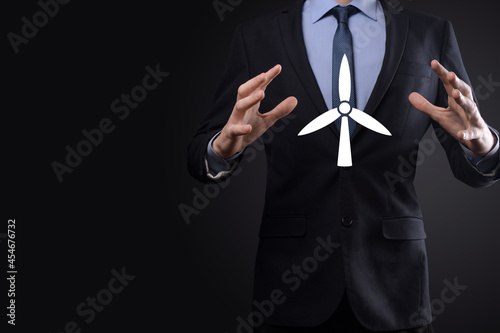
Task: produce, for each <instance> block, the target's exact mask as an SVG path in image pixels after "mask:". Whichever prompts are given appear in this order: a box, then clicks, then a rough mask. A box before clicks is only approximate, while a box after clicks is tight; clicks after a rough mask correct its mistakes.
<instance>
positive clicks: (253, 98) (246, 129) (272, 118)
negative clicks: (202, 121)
mask: <svg viewBox="0 0 500 333" xmlns="http://www.w3.org/2000/svg"><path fill="white" fill-rule="evenodd" d="M280 72H281V66H280V65H276V66H274V67H273V68H271V69H270V70H269V71H268V72H267V73H262V74H260V75H258V76H256V77H254V78H253V79H251V80H249V81H247V82H246V83H244V84H242V85H241V86H240V87H239V88H238V97H237V100H236V104H235V106H234V109H233V112H232V113H231V116H230V117H229V120H228V121H227V123H226V125H225V126H224V128H223V129H222V131H221V133H220V134H219V136H217V138H215V140H214V141H213V143H212V147H213V149H214V151H215V152H216V153H217V154H218V155H219V156H221V157H223V158H229V157H231V156H233V155H234V154H236V153H237V152H239V151H241V150H243V149H244V148H245V147H246V146H248V145H249V144H251V143H252V142H254V141H255V140H257V139H258V138H259V137H260V136H261V135H262V134H264V132H265V131H267V129H268V128H269V127H271V126H273V125H274V123H275V122H276V121H277V120H279V119H280V118H282V117H284V116H286V115H288V114H289V113H290V112H292V111H293V109H294V108H295V107H296V106H297V103H298V102H297V99H296V98H295V97H288V98H287V99H285V100H284V101H282V102H281V103H280V104H278V106H276V107H275V108H274V109H273V110H272V111H269V112H267V113H264V114H262V113H260V112H259V107H260V102H261V101H262V100H263V99H264V96H265V90H266V88H267V86H268V85H269V83H271V81H272V80H273V79H274V78H275V77H276V76H278V74H279V73H280Z"/></svg>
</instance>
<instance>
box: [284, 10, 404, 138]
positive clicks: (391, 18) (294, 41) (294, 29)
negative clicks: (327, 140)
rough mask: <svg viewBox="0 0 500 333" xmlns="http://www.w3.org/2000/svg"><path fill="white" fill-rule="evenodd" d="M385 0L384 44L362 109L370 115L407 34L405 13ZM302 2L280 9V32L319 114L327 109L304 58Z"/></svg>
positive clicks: (356, 130)
mask: <svg viewBox="0 0 500 333" xmlns="http://www.w3.org/2000/svg"><path fill="white" fill-rule="evenodd" d="M386 1H387V0H382V1H381V3H382V7H383V8H384V12H385V16H386V17H385V19H386V46H385V55H384V60H383V62H382V69H381V70H380V74H379V76H378V78H377V82H376V83H375V86H374V88H373V91H372V93H371V95H370V98H369V99H368V102H367V104H366V107H365V110H363V111H364V112H366V113H368V114H370V115H371V114H373V112H374V111H375V110H376V108H377V106H378V105H379V104H380V101H381V100H382V98H383V96H384V95H385V93H386V92H387V89H388V88H389V86H390V84H391V83H392V80H393V79H394V75H395V74H396V70H397V68H398V65H399V63H400V62H401V58H402V57H403V52H404V49H405V46H406V37H407V34H408V23H409V20H408V17H407V16H406V15H405V14H403V13H401V12H398V11H397V10H396V9H395V8H393V7H390V6H391V5H388V4H387V3H386ZM303 3H304V1H303V0H300V1H297V3H296V4H295V5H294V6H292V7H291V8H290V9H289V10H288V11H285V12H284V15H281V16H280V17H279V24H280V30H281V36H282V38H283V43H284V45H285V49H286V52H287V55H288V58H289V59H290V62H291V64H292V66H293V69H294V71H295V72H296V73H297V76H298V78H299V80H300V82H301V84H302V86H303V87H304V89H305V91H306V92H307V94H308V95H309V97H310V98H311V100H312V103H313V104H314V106H315V108H316V111H317V112H318V113H319V114H322V113H324V112H325V111H327V110H328V107H327V105H326V103H325V101H324V99H323V94H322V93H321V90H320V88H319V86H318V82H317V81H316V77H315V76H314V72H313V70H312V68H311V65H310V63H309V59H308V58H307V51H306V46H305V42H304V34H303V31H302V6H303ZM328 127H329V128H330V129H331V130H332V131H333V132H334V133H335V134H336V135H337V136H339V132H338V130H337V128H336V127H335V125H333V124H332V125H330V126H328ZM361 128H362V126H360V125H358V126H356V129H355V131H354V133H353V136H352V137H353V138H354V136H356V134H357V133H358V132H359V131H360V129H361Z"/></svg>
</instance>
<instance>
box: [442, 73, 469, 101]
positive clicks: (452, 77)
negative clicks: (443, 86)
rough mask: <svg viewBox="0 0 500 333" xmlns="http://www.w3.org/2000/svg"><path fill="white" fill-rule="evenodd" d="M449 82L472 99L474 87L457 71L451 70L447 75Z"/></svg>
mask: <svg viewBox="0 0 500 333" xmlns="http://www.w3.org/2000/svg"><path fill="white" fill-rule="evenodd" d="M447 79H448V82H450V84H451V86H452V87H453V88H454V89H458V90H460V92H461V93H462V94H463V95H464V96H465V97H468V98H470V99H472V89H471V88H470V86H469V85H468V84H467V83H465V82H464V81H462V80H461V79H460V78H459V77H458V76H457V75H456V74H455V73H453V72H449V73H448V75H447Z"/></svg>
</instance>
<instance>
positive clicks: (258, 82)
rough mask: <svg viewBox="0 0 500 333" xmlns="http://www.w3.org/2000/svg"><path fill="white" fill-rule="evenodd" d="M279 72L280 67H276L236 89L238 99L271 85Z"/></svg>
mask: <svg viewBox="0 0 500 333" xmlns="http://www.w3.org/2000/svg"><path fill="white" fill-rule="evenodd" d="M280 72H281V66H280V65H276V66H274V67H273V68H271V69H270V70H268V71H267V72H266V73H262V74H259V75H257V76H256V77H254V78H252V79H250V80H248V81H247V82H245V83H244V84H242V85H241V86H240V87H239V88H238V98H237V100H240V99H242V98H245V97H248V96H249V95H251V94H252V93H254V92H255V91H256V90H258V89H264V90H265V88H266V87H267V86H268V85H269V83H271V81H272V80H273V79H274V78H275V77H276V76H277V75H278V74H279V73H280Z"/></svg>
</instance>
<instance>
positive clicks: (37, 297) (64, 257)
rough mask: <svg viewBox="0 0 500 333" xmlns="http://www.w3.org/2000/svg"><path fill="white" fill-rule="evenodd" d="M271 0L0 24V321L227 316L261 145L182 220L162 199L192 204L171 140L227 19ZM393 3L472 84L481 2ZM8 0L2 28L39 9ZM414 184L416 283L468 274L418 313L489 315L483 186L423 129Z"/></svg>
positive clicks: (187, 131) (88, 7)
mask: <svg viewBox="0 0 500 333" xmlns="http://www.w3.org/2000/svg"><path fill="white" fill-rule="evenodd" d="M287 3H290V1H264V0H255V1H243V2H242V3H241V4H240V5H238V6H236V7H235V8H234V10H233V11H232V12H227V13H225V19H224V21H222V22H221V21H220V19H219V17H218V16H217V14H216V12H215V10H214V9H213V6H212V2H211V1H205V2H202V3H191V2H183V3H181V2H172V3H170V2H165V3H160V2H157V1H140V2H139V1H133V2H114V3H110V2H106V4H103V3H102V2H84V3H83V2H76V1H75V2H70V3H69V4H67V5H64V6H61V8H60V12H59V13H58V14H57V16H56V17H54V18H52V19H50V22H49V23H48V24H47V26H45V27H43V28H41V29H40V31H39V33H38V35H37V36H36V37H34V38H33V40H31V41H30V42H29V43H28V44H27V45H24V46H21V51H20V52H19V54H14V52H13V51H12V48H11V47H10V45H9V42H8V40H7V38H5V39H4V53H5V54H6V55H7V56H6V58H7V60H6V61H5V62H4V64H5V69H6V71H5V72H6V73H7V74H6V75H7V76H6V81H5V82H6V86H5V87H4V91H5V92H4V94H5V98H6V99H7V103H6V104H5V105H6V107H4V112H3V115H4V117H5V121H4V122H3V123H4V126H3V128H4V131H3V133H4V143H5V144H4V146H5V148H4V151H6V152H7V153H6V155H5V158H4V163H3V164H4V167H5V168H6V172H5V183H6V185H7V186H6V190H5V192H4V194H5V196H6V197H7V201H6V203H5V206H4V207H5V208H4V212H5V214H4V215H3V216H4V222H5V224H6V219H7V218H16V220H17V223H18V243H17V245H18V252H17V255H18V264H19V266H20V269H19V271H20V272H21V273H20V275H19V281H18V302H19V305H18V313H19V315H18V323H19V324H18V326H17V327H16V329H14V331H23V330H24V331H25V330H26V329H27V328H30V329H33V328H36V329H37V330H38V331H45V332H60V331H62V330H63V328H64V325H65V324H66V322H68V321H71V320H74V321H76V322H77V323H79V324H80V327H81V328H82V332H104V331H110V330H111V331H117V332H118V331H132V330H135V331H147V330H153V329H154V330H161V331H171V330H176V331H181V332H214V333H217V332H220V333H223V332H228V333H231V332H235V331H236V327H237V322H236V318H237V317H238V316H246V315H247V314H248V312H249V310H250V302H251V287H252V275H253V264H254V258H255V251H256V246H257V241H258V237H257V231H258V227H259V218H260V214H261V210H262V204H263V193H264V190H265V182H264V179H265V160H264V156H263V154H260V155H259V157H258V158H257V159H256V160H255V161H253V162H252V163H243V165H242V168H243V172H242V174H240V175H238V176H237V177H234V178H233V179H232V180H231V183H230V184H229V186H228V187H227V188H226V189H224V190H223V191H221V193H220V194H219V195H218V196H217V197H216V198H214V199H211V200H210V203H209V205H208V207H207V208H206V209H203V210H202V211H201V212H200V214H199V215H197V216H192V218H191V223H190V224H189V225H186V223H185V221H184V220H183V218H182V216H181V214H180V213H179V210H178V205H179V204H181V203H186V204H189V205H191V204H192V199H193V196H194V194H193V189H194V188H197V189H200V190H202V191H203V185H202V184H200V183H198V182H197V181H195V180H194V179H192V178H190V176H189V175H188V173H187V168H186V148H187V144H188V142H189V140H190V139H191V137H192V135H193V134H194V131H195V129H196V127H197V125H198V124H199V122H200V121H201V119H202V117H203V115H204V114H205V112H206V110H207V109H208V107H209V105H210V103H211V100H212V98H213V94H214V91H215V89H216V86H217V82H218V80H219V78H220V73H221V70H222V68H223V66H224V63H225V58H226V55H227V51H228V47H229V43H230V40H231V38H232V34H233V31H234V29H235V27H236V26H237V25H238V24H239V23H242V22H244V21H246V20H248V19H251V18H253V17H256V16H258V15H260V14H262V13H266V12H269V11H271V10H275V9H277V8H281V7H282V6H284V5H286V4H287ZM401 3H402V5H403V6H404V7H407V8H413V9H418V10H422V11H426V12H428V13H432V14H434V15H436V16H441V17H444V18H447V19H449V20H451V21H452V23H453V24H454V27H455V31H456V34H457V37H458V40H459V44H460V46H461V50H462V56H463V59H464V62H465V65H466V68H467V69H468V73H469V76H470V79H471V82H472V85H473V86H474V87H477V86H478V85H480V84H481V82H480V80H479V78H480V77H484V78H487V77H488V76H489V75H492V77H493V80H494V81H500V70H499V67H498V59H499V54H500V49H499V47H498V43H497V40H498V38H497V36H498V34H499V32H500V28H499V25H498V23H495V21H496V18H497V10H495V9H496V8H495V7H494V6H495V4H494V2H489V4H488V5H485V4H484V2H483V3H482V5H481V6H479V5H474V6H473V5H471V3H470V2H467V1H462V0H460V1H453V2H451V3H450V2H445V1H441V2H436V1H430V0H414V1H411V2H410V1H402V2H401ZM12 6H14V5H12ZM16 6H17V7H12V8H11V9H9V10H6V11H5V12H4V13H3V15H4V16H5V17H4V20H2V22H4V23H3V24H2V27H3V29H4V34H5V35H6V34H7V33H8V32H10V31H13V32H16V33H19V30H20V27H21V25H22V22H21V20H20V19H21V17H23V16H30V15H33V13H34V12H36V11H37V10H39V8H38V6H37V4H36V2H35V1H30V2H23V3H18V4H16ZM158 63H160V64H161V69H162V70H163V71H168V72H170V73H171V75H170V76H169V77H168V78H167V79H165V82H163V83H162V84H161V85H160V86H159V87H158V88H157V89H156V90H155V91H153V92H151V93H150V94H149V95H148V98H147V99H146V100H145V101H144V102H142V103H141V104H140V106H139V107H138V108H137V109H136V110H134V111H132V112H131V115H130V116H129V118H128V119H126V120H125V121H123V122H119V121H116V125H117V127H116V130H115V131H114V132H113V133H112V134H109V135H107V136H106V137H105V139H104V141H103V143H102V144H101V145H100V146H99V147H97V148H95V149H94V152H93V153H92V155H90V156H89V157H87V158H85V160H84V161H83V162H82V164H81V165H80V166H79V167H78V168H76V169H75V171H74V172H73V173H72V174H71V175H67V178H65V180H64V182H63V183H62V184H61V183H59V182H58V181H57V178H56V177H55V176H54V174H53V172H52V169H51V167H50V164H51V162H52V161H54V160H62V159H63V158H64V155H65V151H64V147H65V146H66V145H73V146H74V145H75V144H76V143H77V142H78V141H79V140H81V139H82V135H81V133H80V132H81V130H82V129H84V128H86V129H90V128H93V127H95V126H96V124H97V123H98V122H99V120H100V119H102V118H104V117H109V118H112V119H114V120H116V116H115V115H113V114H112V113H111V112H110V107H109V105H110V103H111V102H112V101H113V100H114V99H115V98H118V97H119V96H120V94H121V93H129V92H130V90H131V89H132V87H134V86H136V85H137V84H139V83H141V81H142V77H143V76H144V75H145V74H146V72H145V69H144V68H145V67H146V66H147V65H149V66H152V67H154V66H155V65H156V64H158ZM499 102H500V91H495V92H493V93H492V94H491V96H490V97H489V98H488V99H485V100H481V101H480V107H481V110H482V114H483V116H484V117H485V118H486V120H487V121H488V123H489V124H491V125H492V126H494V127H496V128H500V112H499V111H498V105H499V104H500V103H499ZM416 187H417V190H418V194H419V197H420V201H421V206H422V210H423V214H424V218H425V222H426V231H427V235H428V240H427V245H428V253H429V265H430V279H431V298H432V299H435V298H439V297H440V293H441V290H442V289H443V288H444V284H443V280H445V279H448V280H450V281H453V279H454V278H455V277H457V278H458V281H459V283H460V284H464V285H467V286H468V289H467V290H466V291H464V292H463V294H462V295H461V296H460V297H458V298H457V300H456V301H455V302H453V303H452V304H449V305H447V306H446V308H445V311H444V312H443V313H442V314H440V315H439V316H438V317H437V319H436V321H435V328H436V331H437V332H464V333H465V332H473V331H474V332H476V331H479V332H497V331H498V326H499V324H500V319H499V317H498V315H497V312H498V305H497V304H498V302H497V300H498V298H499V297H500V286H499V285H498V283H499V282H498V281H500V269H499V265H498V259H497V255H498V253H500V245H499V242H498V241H497V239H498V237H499V235H500V226H499V222H500V219H499V215H500V207H499V200H498V199H499V194H500V187H499V186H498V184H496V185H495V186H493V187H490V188H487V189H482V190H475V189H471V188H469V187H467V186H466V185H464V184H461V183H460V182H458V181H457V180H455V179H454V178H453V175H452V174H451V172H450V169H449V166H448V163H447V161H446V158H445V156H444V153H443V151H442V149H441V148H440V147H439V149H438V151H437V152H436V153H435V154H433V155H432V156H431V157H430V158H427V159H426V160H425V163H424V164H423V165H422V166H421V167H420V168H419V169H418V172H417V181H416ZM4 222H2V223H4ZM5 224H2V226H0V228H1V229H0V232H4V225H5ZM4 245H5V243H2V244H0V248H2V252H3V253H5V248H4ZM0 257H3V255H2V254H0ZM3 267H4V266H2V271H5V270H4V269H3ZM122 267H126V269H127V272H128V273H129V274H132V275H135V276H136V278H135V280H134V281H132V282H130V285H129V286H127V288H126V289H125V290H124V291H123V292H122V293H120V294H119V295H116V296H115V297H114V299H113V301H112V303H110V304H109V305H108V306H106V307H105V310H104V311H103V312H101V313H99V314H98V315H97V317H96V319H95V320H94V321H93V322H92V323H90V324H88V325H87V324H84V323H83V321H82V320H81V318H79V317H78V316H77V315H76V314H75V308H76V306H77V305H78V304H79V303H81V302H82V301H84V300H85V299H86V298H87V297H89V296H90V297H92V296H95V295H96V294H97V292H98V291H99V290H101V289H102V288H104V287H106V286H107V283H108V281H109V279H110V278H111V277H112V276H111V274H110V271H111V270H112V269H117V270H120V269H121V268H122ZM0 294H4V292H3V291H0ZM0 302H4V298H2V299H1V300H0ZM2 304H3V303H2ZM1 308H4V306H3V305H2V306H1ZM1 317H2V318H3V317H4V315H3V313H2V316H1ZM2 324H3V323H2ZM178 327H183V328H178Z"/></svg>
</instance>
